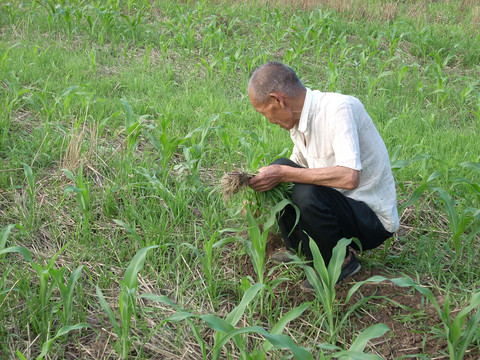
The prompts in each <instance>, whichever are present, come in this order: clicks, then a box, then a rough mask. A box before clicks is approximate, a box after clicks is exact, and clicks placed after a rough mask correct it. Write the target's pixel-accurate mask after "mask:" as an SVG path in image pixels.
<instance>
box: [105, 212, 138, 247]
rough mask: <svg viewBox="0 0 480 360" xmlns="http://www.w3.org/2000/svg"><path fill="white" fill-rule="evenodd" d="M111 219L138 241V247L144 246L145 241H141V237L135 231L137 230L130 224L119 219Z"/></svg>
mask: <svg viewBox="0 0 480 360" xmlns="http://www.w3.org/2000/svg"><path fill="white" fill-rule="evenodd" d="M113 221H114V222H115V223H116V224H118V225H120V226H121V227H123V228H124V229H125V230H126V231H127V232H128V233H129V234H130V235H132V236H133V238H134V239H135V240H136V241H137V242H138V245H140V248H144V247H145V242H144V241H143V239H142V238H141V236H140V235H138V233H137V230H135V229H134V228H132V227H131V226H130V225H128V224H127V223H125V222H123V221H121V220H117V219H113Z"/></svg>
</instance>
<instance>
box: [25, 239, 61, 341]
mask: <svg viewBox="0 0 480 360" xmlns="http://www.w3.org/2000/svg"><path fill="white" fill-rule="evenodd" d="M68 244H69V243H67V244H65V245H64V246H63V247H62V248H61V249H60V250H59V251H58V252H57V253H56V254H55V255H54V256H53V257H52V258H50V259H49V260H48V262H47V264H46V265H45V266H43V265H42V264H40V263H36V262H32V263H31V266H32V268H33V269H34V270H35V271H36V272H37V276H38V280H39V285H38V298H37V300H36V301H34V302H33V303H32V307H34V308H37V307H38V305H39V306H40V311H39V314H38V315H37V316H35V317H34V321H33V325H34V327H36V329H37V331H38V332H39V333H40V334H41V335H42V339H43V340H44V341H48V340H49V335H50V331H51V327H52V325H53V318H54V316H53V315H54V312H53V311H52V310H51V308H52V301H51V300H52V297H53V292H54V290H55V285H56V284H55V281H51V277H52V274H51V272H50V271H51V270H52V269H53V266H54V264H55V260H56V259H57V257H58V256H59V255H60V254H61V253H62V252H63V251H64V250H65V248H66V247H67V246H68Z"/></svg>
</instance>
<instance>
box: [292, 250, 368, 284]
mask: <svg viewBox="0 0 480 360" xmlns="http://www.w3.org/2000/svg"><path fill="white" fill-rule="evenodd" d="M347 258H350V259H349V260H348V261H347V262H346V263H345V264H343V265H342V271H341V272H340V276H339V277H338V280H337V282H336V284H335V285H338V284H340V283H341V282H342V281H343V280H344V279H345V278H346V277H348V276H352V275H353V274H356V273H357V272H359V271H360V269H361V268H362V265H360V263H359V262H358V260H357V258H356V257H355V254H354V253H353V252H350V254H349V255H348V256H347ZM347 258H346V259H347ZM315 273H316V274H317V276H319V277H320V275H319V274H318V272H317V271H315ZM300 287H301V288H302V290H304V291H314V290H315V289H314V288H313V285H312V284H310V281H308V279H305V280H304V281H303V282H302V285H300Z"/></svg>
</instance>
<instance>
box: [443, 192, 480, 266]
mask: <svg viewBox="0 0 480 360" xmlns="http://www.w3.org/2000/svg"><path fill="white" fill-rule="evenodd" d="M434 191H436V192H437V193H438V194H439V195H440V197H441V198H442V199H443V201H444V203H445V209H446V212H447V215H448V220H449V225H450V230H451V232H452V242H453V246H454V249H455V260H454V261H455V262H454V268H455V271H456V270H457V267H458V264H459V262H460V257H461V255H462V251H463V250H462V236H463V235H464V233H465V232H466V231H467V230H468V228H469V227H470V226H471V224H472V223H473V220H474V219H475V218H476V217H477V216H478V215H479V214H480V209H471V208H465V209H463V210H462V209H461V208H459V206H457V205H456V203H455V201H454V200H453V199H452V197H451V196H450V194H448V193H447V191H445V190H444V189H442V188H435V189H434ZM479 232H480V228H478V229H474V230H473V232H471V233H470V234H469V236H468V237H469V239H474V238H475V236H476V235H477V234H478V233H479Z"/></svg>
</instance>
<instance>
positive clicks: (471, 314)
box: [349, 276, 480, 360]
mask: <svg viewBox="0 0 480 360" xmlns="http://www.w3.org/2000/svg"><path fill="white" fill-rule="evenodd" d="M386 280H389V279H387V278H385V277H382V276H374V277H372V278H370V279H367V280H365V281H362V282H358V283H356V284H355V285H354V286H353V287H352V289H351V290H350V292H352V291H353V292H354V291H356V289H358V288H359V287H360V286H361V285H363V284H364V283H365V282H367V281H368V282H381V281H386ZM389 281H391V282H392V283H394V284H395V285H397V286H400V287H411V288H413V289H415V290H417V291H418V292H419V293H420V294H422V295H423V296H425V298H427V300H428V301H430V303H431V304H432V305H433V307H434V308H435V310H436V311H437V314H438V315H439V317H440V319H441V321H442V325H443V328H444V330H445V333H444V334H441V335H442V336H444V337H445V338H446V340H447V346H448V353H449V357H450V360H462V359H463V358H464V356H465V354H466V353H467V350H468V347H469V346H470V345H471V344H472V342H474V341H477V340H478V336H479V335H480V331H479V328H478V325H479V323H480V291H476V292H474V294H473V295H472V297H471V300H470V303H469V304H468V305H467V306H466V307H465V308H463V309H462V310H460V312H458V314H457V316H455V317H453V314H452V313H453V311H452V310H453V309H451V308H450V300H449V295H448V294H447V297H446V299H445V302H444V304H443V307H442V306H441V305H440V304H439V303H438V301H437V299H436V297H435V295H434V294H433V292H432V291H431V290H430V289H428V288H426V287H424V286H421V285H419V284H417V283H415V282H414V281H413V280H412V279H411V278H409V277H401V278H395V279H390V280H389ZM353 292H352V293H353ZM349 294H350V293H349Z"/></svg>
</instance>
